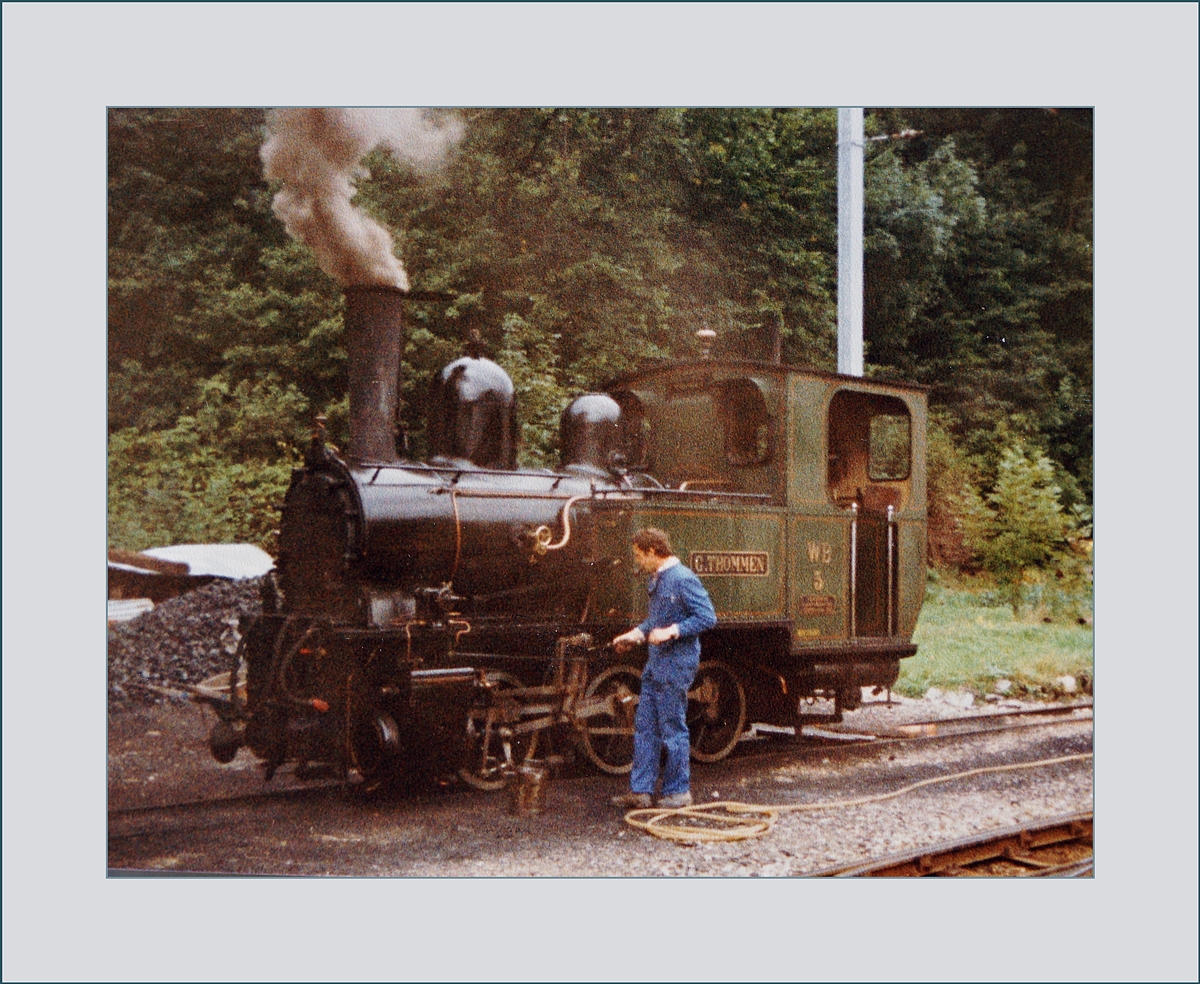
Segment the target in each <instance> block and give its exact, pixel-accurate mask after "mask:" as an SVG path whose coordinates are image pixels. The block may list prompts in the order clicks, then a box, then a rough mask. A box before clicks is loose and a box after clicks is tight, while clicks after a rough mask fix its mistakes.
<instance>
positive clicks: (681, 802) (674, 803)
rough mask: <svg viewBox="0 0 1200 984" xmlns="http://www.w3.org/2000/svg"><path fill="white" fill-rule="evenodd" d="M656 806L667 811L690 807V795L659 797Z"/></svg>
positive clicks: (674, 794)
mask: <svg viewBox="0 0 1200 984" xmlns="http://www.w3.org/2000/svg"><path fill="white" fill-rule="evenodd" d="M657 805H658V806H665V807H666V808H667V809H668V810H678V809H679V808H680V807H684V806H691V805H692V794H691V793H672V794H671V795H670V796H660V797H659V799H658V803H657Z"/></svg>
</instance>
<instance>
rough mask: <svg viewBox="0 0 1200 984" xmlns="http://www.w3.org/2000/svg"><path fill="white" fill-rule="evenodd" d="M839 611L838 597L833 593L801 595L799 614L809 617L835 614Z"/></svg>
mask: <svg viewBox="0 0 1200 984" xmlns="http://www.w3.org/2000/svg"><path fill="white" fill-rule="evenodd" d="M836 611H837V599H836V598H835V597H834V596H833V595H824V594H811V595H801V596H800V604H799V607H798V608H797V611H796V614H797V615H807V616H809V617H813V616H819V615H833V614H835V613H836Z"/></svg>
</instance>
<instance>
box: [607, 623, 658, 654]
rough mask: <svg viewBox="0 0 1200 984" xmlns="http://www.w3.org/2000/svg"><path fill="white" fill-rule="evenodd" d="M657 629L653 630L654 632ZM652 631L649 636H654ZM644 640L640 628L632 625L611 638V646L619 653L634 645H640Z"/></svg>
mask: <svg viewBox="0 0 1200 984" xmlns="http://www.w3.org/2000/svg"><path fill="white" fill-rule="evenodd" d="M657 631H658V629H655V630H654V632H657ZM654 632H651V633H650V635H651V637H653V636H654ZM645 641H646V637H645V636H644V635H642V630H641V629H639V628H637V627H634V628H632V629H630V630H629V631H628V632H622V633H621V634H620V635H619V636H617V637H616V638H615V639H613V648H614V649H616V651H617V652H619V653H627V652H629V650H631V649H632V648H633V647H634V646H638V645H641V644H642V643H643V642H645Z"/></svg>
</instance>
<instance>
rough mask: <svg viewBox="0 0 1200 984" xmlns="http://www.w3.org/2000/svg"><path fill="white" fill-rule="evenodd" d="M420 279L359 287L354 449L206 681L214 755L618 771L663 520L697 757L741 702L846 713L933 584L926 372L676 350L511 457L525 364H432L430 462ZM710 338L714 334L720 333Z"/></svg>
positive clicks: (303, 494) (337, 764)
mask: <svg viewBox="0 0 1200 984" xmlns="http://www.w3.org/2000/svg"><path fill="white" fill-rule="evenodd" d="M404 301H405V295H404V294H403V293H402V292H400V291H397V290H393V289H391V288H367V287H363V288H349V289H347V291H346V304H347V310H346V340H347V347H348V352H349V356H350V372H351V390H350V448H349V451H348V453H347V454H346V456H345V457H344V458H343V457H342V456H341V455H340V454H339V453H337V452H335V451H334V450H333V449H331V448H330V447H329V446H328V445H327V443H326V441H325V436H324V433H323V429H321V428H320V427H318V429H317V430H315V431H314V435H313V439H312V443H311V445H310V446H309V448H308V451H307V454H306V457H305V460H304V464H303V467H301V468H298V469H296V471H295V472H294V474H293V477H292V482H291V486H290V488H289V490H288V492H287V496H286V499H285V502H284V504H283V516H282V521H281V530H280V553H279V557H278V562H277V573H276V577H275V579H274V580H273V581H272V582H271V583H270V586H269V589H268V590H267V591H266V592H265V594H264V614H263V615H262V616H261V617H259V618H257V619H255V620H254V621H253V622H252V623H251V624H249V625H248V626H247V627H245V631H244V634H243V636H242V639H241V643H240V646H239V648H238V652H237V654H236V657H235V658H234V659H235V666H234V667H233V670H232V671H231V674H230V676H229V681H230V682H229V685H228V687H227V688H226V691H225V692H224V693H223V694H220V695H218V696H211V695H210V698H209V702H210V704H212V706H213V707H214V709H215V710H216V712H217V717H218V720H217V723H216V725H215V726H214V728H213V731H212V734H211V736H210V748H211V751H212V753H213V754H214V756H215V757H216V758H217V759H218V760H220V761H229V760H230V759H232V757H233V756H234V754H236V752H237V750H238V749H239V748H241V747H243V746H248V747H249V748H250V749H251V750H252V751H253V753H254V754H255V755H256V756H258V757H259V758H260V759H261V760H262V762H263V763H264V764H265V771H266V776H267V778H268V779H269V778H270V777H271V776H272V775H273V774H274V773H275V771H276V770H277V769H278V768H279V767H280V766H281V765H283V764H284V763H295V765H296V766H297V767H298V768H302V769H310V768H311V767H312V766H315V765H323V766H324V767H326V769H328V768H329V767H332V768H336V769H339V770H341V771H342V773H343V774H344V775H346V776H351V775H359V776H361V777H362V778H363V779H364V780H366V781H367V782H371V783H379V782H384V781H387V780H389V779H391V778H395V777H398V776H404V775H406V774H410V773H411V772H412V770H414V769H418V768H422V767H425V766H426V765H428V763H429V762H430V761H435V762H437V763H440V764H441V765H442V766H449V767H450V768H451V769H453V770H456V771H457V772H458V774H459V775H461V776H462V778H463V779H465V780H466V781H467V782H469V783H471V784H472V785H475V786H479V787H482V788H494V787H495V786H498V785H500V784H501V783H502V782H503V781H504V779H505V776H506V775H511V773H512V770H513V769H514V768H516V767H519V766H520V764H521V763H522V762H528V761H535V760H537V758H538V756H539V755H541V756H546V755H549V754H563V753H564V752H565V751H568V750H569V751H571V752H572V753H573V752H574V751H575V750H581V751H582V752H583V754H584V755H585V756H586V757H587V758H588V759H590V760H591V761H592V762H593V763H595V765H596V766H598V767H599V768H601V769H603V770H605V771H608V772H614V773H619V772H624V771H627V770H628V769H629V767H630V761H631V757H632V731H633V708H634V707H635V706H636V702H637V691H638V685H639V680H640V674H641V665H642V663H643V662H644V659H645V655H646V653H645V650H644V649H642V650H641V651H640V657H639V656H638V654H637V652H636V651H635V653H633V654H626V655H624V656H618V655H617V654H616V653H615V651H613V650H612V648H611V647H610V646H606V645H604V643H605V641H607V640H611V638H612V637H613V636H614V635H616V634H618V633H620V632H622V631H624V630H625V629H627V628H628V627H629V626H630V625H633V624H635V623H637V622H638V621H640V620H641V619H642V618H643V617H644V615H645V611H646V590H645V584H644V580H643V579H642V578H640V577H638V576H637V572H636V569H635V567H634V565H633V562H632V557H631V554H630V548H629V543H630V538H631V536H632V534H633V533H634V532H635V531H636V530H637V529H639V528H641V527H646V526H654V527H658V528H661V529H663V530H665V531H667V532H668V534H669V535H670V537H671V540H672V543H673V544H674V546H675V549H676V552H677V553H678V554H679V556H680V557H681V559H682V560H683V561H684V562H685V563H687V564H688V565H689V566H690V567H691V568H692V570H694V571H695V572H696V573H697V574H698V575H699V576H700V577H701V579H702V580H703V582H704V584H705V586H706V587H707V589H708V591H709V594H710V595H711V597H712V600H713V603H714V605H715V607H716V609H717V613H718V618H719V623H718V625H717V627H716V628H715V629H713V630H712V631H710V632H708V633H706V634H705V635H704V636H703V638H702V640H701V641H702V646H703V655H702V660H703V662H702V665H701V667H700V670H699V672H698V674H697V677H696V680H695V682H694V684H693V686H692V689H691V691H690V693H689V711H688V719H689V727H690V729H691V737H692V746H693V747H692V751H693V756H694V757H695V758H696V759H697V760H700V761H705V762H712V761H717V760H719V759H721V758H723V757H725V756H726V755H728V754H729V752H730V751H731V750H732V749H733V747H734V745H735V744H736V743H737V741H738V740H739V738H740V737H741V736H742V735H743V734H744V733H745V731H746V729H747V728H748V726H749V724H750V723H752V722H762V723H769V724H776V725H793V726H795V725H799V724H802V723H804V722H805V721H806V720H808V719H809V716H811V715H815V716H817V717H824V718H825V719H828V718H829V717H840V715H841V712H842V711H843V710H846V709H853V708H854V707H856V706H858V704H859V702H860V700H861V692H862V691H861V688H863V687H875V688H884V687H890V686H891V684H892V683H894V682H895V680H896V677H897V675H898V672H899V661H900V660H901V659H903V658H905V657H907V656H911V655H912V654H913V653H914V652H915V651H916V647H915V646H914V645H913V643H912V632H913V629H914V627H915V625H916V621H917V615H918V612H919V610H920V607H921V601H922V597H923V592H924V584H925V576H924V573H925V567H924V564H925V536H926V489H925V470H924V459H925V422H926V390H925V389H924V388H923V387H920V386H915V385H907V384H899V383H890V382H889V383H883V382H878V381H874V380H868V379H862V378H857V377H850V376H842V375H837V374H833V373H828V372H819V371H814V370H809V369H801V368H796V367H791V366H786V365H781V364H778V363H768V362H737V361H725V360H719V359H713V358H711V357H710V351H709V348H708V347H707V346H708V345H709V344H710V340H708V339H706V340H704V344H705V345H706V347H705V349H704V352H703V355H702V356H701V357H700V358H697V359H695V360H694V361H691V362H688V363H683V364H672V365H661V366H655V367H653V368H648V369H644V370H642V371H638V372H634V373H631V374H628V375H625V376H622V377H620V378H618V379H615V380H613V381H611V382H610V383H608V384H607V385H606V386H605V387H604V388H603V392H597V393H589V394H586V395H583V396H580V397H578V398H577V399H575V400H574V401H573V402H572V403H571V404H570V405H569V406H567V407H566V409H565V410H564V411H563V413H562V418H561V433H560V446H561V462H560V465H559V467H557V468H555V469H530V468H518V467H517V464H516V450H517V442H516V434H517V418H516V402H515V396H514V388H513V384H512V382H511V381H510V379H509V378H508V376H507V375H506V374H505V373H504V371H503V370H502V369H501V368H500V367H499V366H498V365H496V364H495V363H494V362H491V361H489V360H488V359H486V358H483V357H481V356H478V355H468V356H464V357H463V358H460V359H457V360H456V361H454V362H452V363H450V364H449V365H447V366H446V367H445V368H444V369H443V370H442V371H441V372H440V373H439V374H438V375H437V377H436V379H435V380H434V383H433V387H432V390H431V393H430V397H429V402H428V426H429V434H430V436H431V448H432V454H431V457H430V458H429V460H427V461H413V460H407V459H405V458H402V457H399V456H397V454H396V451H395V425H394V421H395V407H396V385H397V383H396V381H397V377H398V370H399V359H400V350H401V345H400V339H401V333H402V323H401V321H402V319H401V310H402V307H403V304H404ZM708 334H711V333H708Z"/></svg>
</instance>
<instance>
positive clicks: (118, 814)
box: [108, 704, 1092, 838]
mask: <svg viewBox="0 0 1200 984" xmlns="http://www.w3.org/2000/svg"><path fill="white" fill-rule="evenodd" d="M1091 714H1092V708H1091V705H1090V704H1088V705H1075V706H1072V707H1057V708H1047V709H1044V710H1042V709H1038V710H1029V711H1014V712H1011V713H1007V714H989V715H981V716H980V715H977V716H962V717H955V718H943V719H941V720H930V721H917V722H912V723H909V724H901V725H896V726H894V727H890V728H887V729H880V730H879V731H878V732H876V733H873V734H866V733H858V732H853V731H835V730H832V729H827V728H821V727H806V728H804V729H803V731H802V733H800V734H792V733H789V732H785V731H783V730H782V729H780V730H774V729H772V730H766V729H764V730H763V731H761V732H759V733H758V734H756V735H753V736H752V737H751V739H750V740H744V741H743V742H741V743H740V744H739V745H738V746H737V747H736V748H735V750H734V752H733V755H732V756H731V757H730V758H731V760H733V761H737V762H739V763H746V764H749V763H751V762H753V761H755V760H760V759H761V760H769V759H773V758H777V757H779V756H780V755H799V756H800V757H801V758H805V757H808V756H810V755H817V754H820V755H821V756H822V757H829V756H830V755H831V754H832V755H835V756H840V755H841V754H852V753H855V752H858V751H861V750H862V749H863V748H864V747H878V746H887V745H889V744H909V743H913V742H926V741H930V740H945V739H953V738H962V737H970V736H973V735H980V734H992V733H996V732H1001V731H1012V730H1020V729H1025V728H1037V727H1046V726H1051V725H1055V724H1065V723H1071V722H1075V721H1083V720H1090V718H1091ZM715 767H716V768H720V763H717V764H716V765H715ZM588 775H592V773H591V772H590V771H589V772H588ZM576 777H580V778H582V777H583V775H582V769H580V770H579V774H578V776H577V775H576V771H575V770H574V769H571V770H568V773H567V775H565V776H562V777H560V778H576ZM355 788H356V785H355V784H354V783H351V784H349V785H347V783H346V782H344V781H342V780H340V779H329V780H324V781H320V782H314V783H311V784H309V785H306V786H303V787H300V788H296V787H291V788H288V789H271V788H264V789H262V790H261V791H256V792H253V793H243V794H240V795H232V796H229V795H226V796H215V797H211V798H205V799H189V800H180V801H177V802H166V803H154V804H147V805H139V806H132V807H124V808H119V809H112V810H109V811H108V820H109V830H110V834H109V836H110V837H117V838H120V837H124V836H137V834H130V833H123V832H121V831H120V830H119V829H114V824H118V826H119V822H122V821H126V822H127V821H132V820H134V819H136V818H137V817H148V816H152V815H156V814H158V815H161V814H165V813H169V812H172V811H184V812H187V811H192V812H195V811H198V810H206V809H214V808H224V807H236V806H240V805H246V804H252V803H257V802H266V801H270V802H288V801H292V800H304V799H309V798H312V797H319V796H325V795H334V794H337V793H338V792H340V791H345V790H347V789H349V790H353V789H355Z"/></svg>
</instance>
